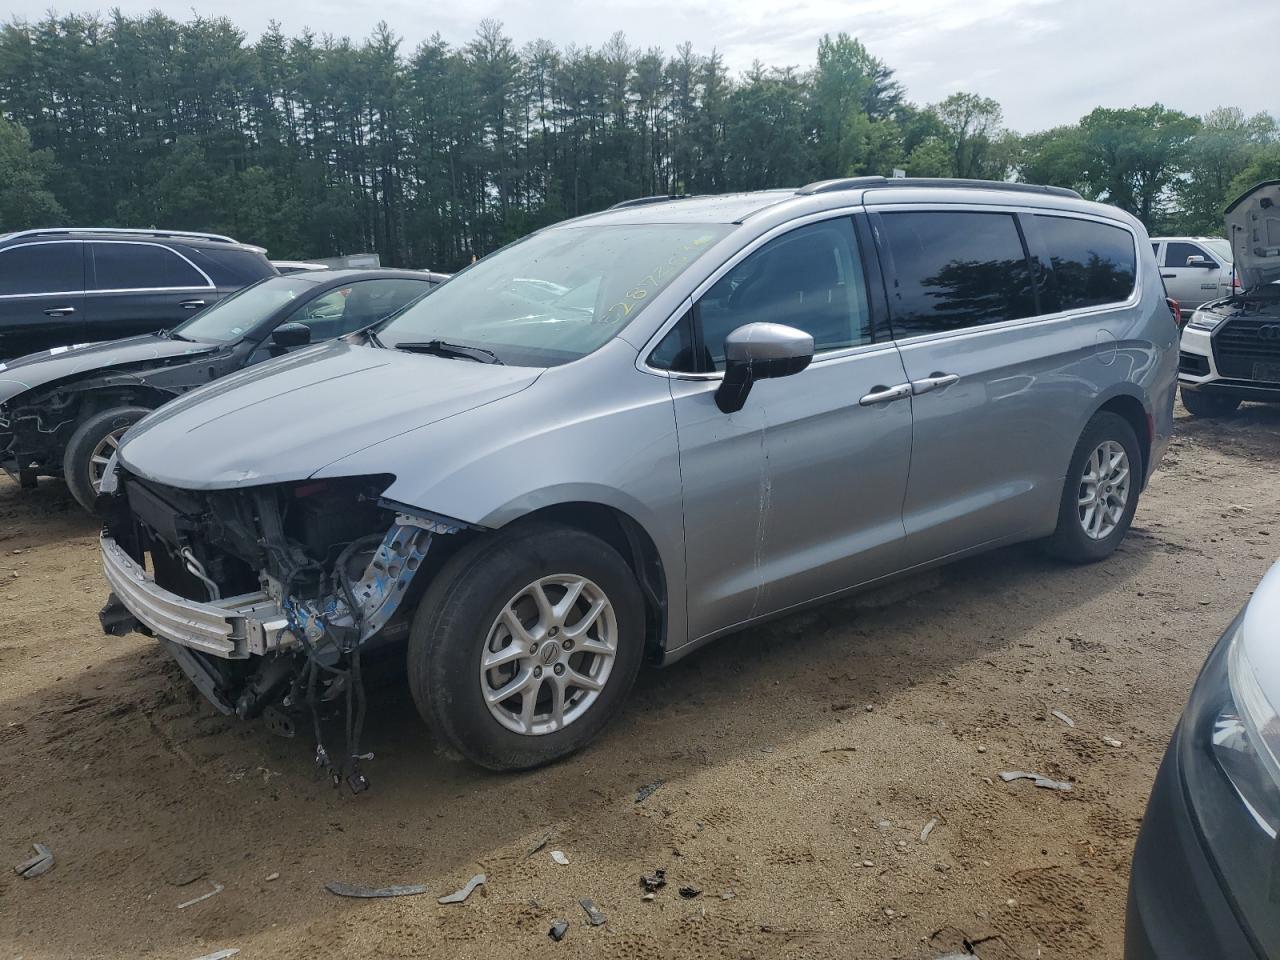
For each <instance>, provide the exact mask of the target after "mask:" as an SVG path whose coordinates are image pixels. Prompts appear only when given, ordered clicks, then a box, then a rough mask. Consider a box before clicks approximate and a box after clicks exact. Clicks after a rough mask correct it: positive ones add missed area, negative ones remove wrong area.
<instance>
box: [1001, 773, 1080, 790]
mask: <svg viewBox="0 0 1280 960" xmlns="http://www.w3.org/2000/svg"><path fill="white" fill-rule="evenodd" d="M1000 779H1001V780H1003V781H1004V782H1005V783H1010V782H1012V781H1014V780H1033V781H1035V785H1036V786H1037V787H1043V788H1044V789H1045V790H1062V791H1063V792H1066V791H1067V790H1070V789H1071V784H1069V783H1067V782H1065V781H1063V780H1053V779H1051V778H1049V777H1045V776H1041V775H1040V774H1038V773H1027V772H1026V771H1025V770H1005V771H1003V772H1002V773H1001V774H1000Z"/></svg>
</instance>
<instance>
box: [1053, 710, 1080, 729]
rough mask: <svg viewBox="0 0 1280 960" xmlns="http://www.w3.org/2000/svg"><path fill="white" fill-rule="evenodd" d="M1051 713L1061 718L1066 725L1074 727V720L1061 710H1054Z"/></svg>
mask: <svg viewBox="0 0 1280 960" xmlns="http://www.w3.org/2000/svg"><path fill="white" fill-rule="evenodd" d="M1053 715H1054V716H1055V717H1057V718H1058V719H1059V720H1061V721H1062V722H1063V723H1065V724H1066V725H1067V726H1068V727H1074V726H1075V725H1076V722H1075V721H1074V720H1072V719H1071V718H1070V717H1068V716H1067V715H1066V714H1065V713H1063V712H1062V711H1061V710H1054V711H1053Z"/></svg>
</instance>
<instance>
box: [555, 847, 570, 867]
mask: <svg viewBox="0 0 1280 960" xmlns="http://www.w3.org/2000/svg"><path fill="white" fill-rule="evenodd" d="M551 859H552V860H554V861H555V862H556V863H558V864H560V866H562V867H567V866H568V865H569V858H568V857H566V856H565V855H564V851H563V850H552V851H551Z"/></svg>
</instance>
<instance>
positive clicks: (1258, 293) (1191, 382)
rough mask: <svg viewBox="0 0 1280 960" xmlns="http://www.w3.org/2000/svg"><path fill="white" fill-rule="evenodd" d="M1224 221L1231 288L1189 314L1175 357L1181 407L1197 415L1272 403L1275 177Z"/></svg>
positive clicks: (1276, 381)
mask: <svg viewBox="0 0 1280 960" xmlns="http://www.w3.org/2000/svg"><path fill="white" fill-rule="evenodd" d="M1226 221H1227V223H1226V225H1227V232H1228V234H1229V235H1230V236H1231V238H1232V240H1231V252H1232V253H1233V254H1234V256H1233V257H1232V260H1233V261H1234V262H1235V273H1236V277H1237V282H1238V284H1239V285H1238V286H1237V287H1235V288H1234V289H1233V290H1232V292H1231V293H1229V294H1228V295H1226V296H1224V297H1219V298H1215V299H1213V300H1210V301H1209V302H1208V303H1204V304H1201V305H1200V307H1199V308H1197V309H1196V310H1195V311H1194V312H1193V313H1192V315H1191V320H1190V322H1189V323H1188V324H1187V326H1186V329H1185V330H1183V332H1182V344H1181V351H1180V353H1179V355H1178V382H1179V383H1180V384H1181V387H1182V403H1183V405H1184V406H1185V407H1186V408H1187V410H1188V411H1189V412H1190V413H1191V414H1193V415H1194V416H1197V417H1212V416H1225V415H1227V414H1229V413H1231V412H1232V411H1234V410H1235V409H1236V407H1238V406H1240V402H1241V401H1242V400H1253V401H1263V402H1267V403H1280V180H1271V181H1268V182H1266V183H1260V184H1258V185H1257V186H1255V187H1254V188H1253V189H1251V190H1249V191H1248V192H1247V193H1245V194H1244V196H1242V197H1240V198H1239V199H1238V200H1236V201H1235V202H1234V203H1232V204H1231V206H1229V207H1227V212H1226ZM1202 269H1203V268H1202ZM1206 272H1207V271H1206ZM1161 273H1167V271H1165V270H1162V271H1161ZM1165 283H1166V284H1169V281H1168V279H1166V280H1165ZM1168 290H1169V293H1170V294H1171V295H1173V296H1176V294H1174V293H1173V288H1172V286H1169V287H1168ZM1183 306H1184V307H1185V306H1186V304H1185V303H1183Z"/></svg>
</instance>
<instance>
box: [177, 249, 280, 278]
mask: <svg viewBox="0 0 1280 960" xmlns="http://www.w3.org/2000/svg"><path fill="white" fill-rule="evenodd" d="M183 252H184V253H186V255H187V256H189V257H190V258H191V259H192V261H193V262H194V263H196V264H197V265H199V267H200V269H201V270H203V271H204V272H205V273H207V274H208V275H209V278H210V279H211V280H213V282H214V284H215V285H216V286H219V287H243V286H246V285H247V284H250V283H253V282H254V281H255V280H261V279H262V278H263V277H271V276H275V274H276V272H277V271H276V268H275V267H273V266H272V265H271V262H270V261H269V260H268V259H267V258H266V257H265V256H263V255H262V254H260V253H257V252H256V251H254V250H245V249H243V248H237V247H230V248H228V249H225V250H219V249H216V248H209V247H188V248H187V249H186V250H184V251H183Z"/></svg>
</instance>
